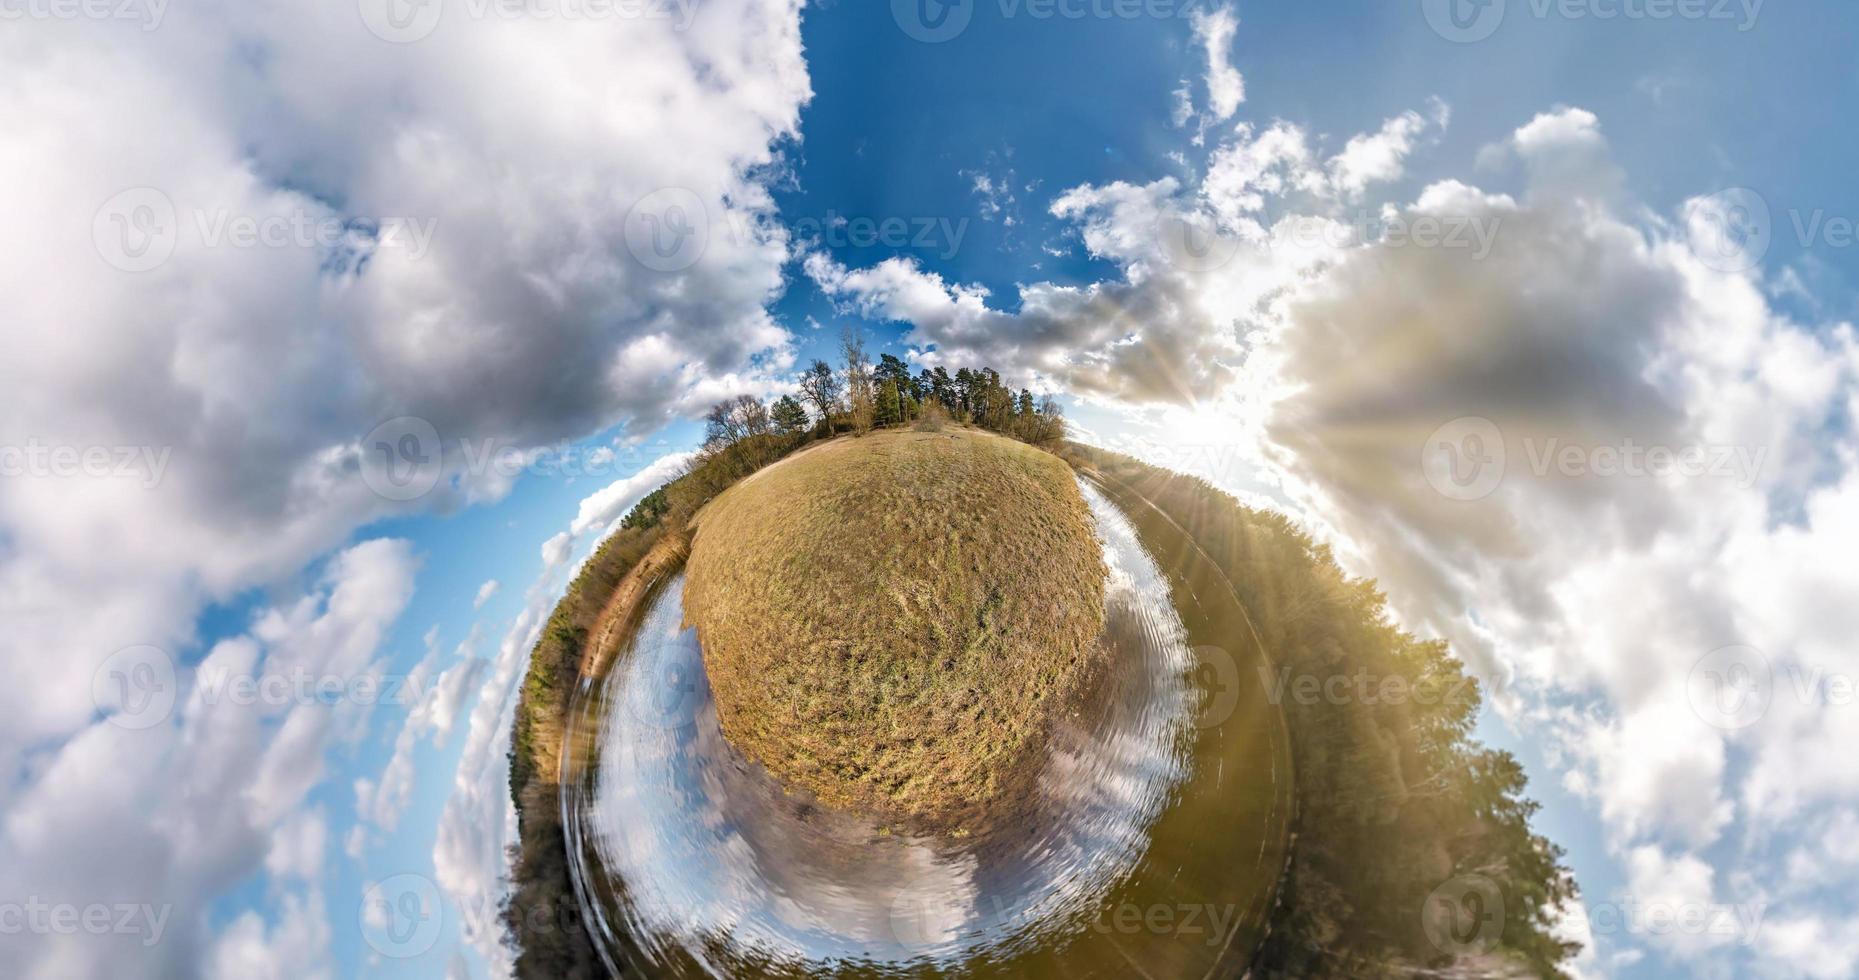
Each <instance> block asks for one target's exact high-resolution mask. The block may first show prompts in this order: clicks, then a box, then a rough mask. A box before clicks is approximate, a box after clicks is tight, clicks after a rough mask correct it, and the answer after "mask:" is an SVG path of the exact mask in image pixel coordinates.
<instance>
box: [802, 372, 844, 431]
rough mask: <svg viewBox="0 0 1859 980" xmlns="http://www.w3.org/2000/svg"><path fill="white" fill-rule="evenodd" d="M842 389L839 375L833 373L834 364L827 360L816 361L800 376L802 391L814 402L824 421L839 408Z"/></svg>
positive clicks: (814, 406) (815, 408)
mask: <svg viewBox="0 0 1859 980" xmlns="http://www.w3.org/2000/svg"><path fill="white" fill-rule="evenodd" d="M841 390H842V389H841V387H840V384H839V376H838V375H836V374H834V373H833V367H832V365H830V364H828V363H826V362H825V361H814V362H813V366H812V367H810V368H808V369H807V370H806V373H804V374H802V375H801V376H800V393H801V394H802V395H803V396H805V397H806V399H807V400H808V401H810V402H812V403H813V410H814V411H816V412H819V413H820V421H822V422H824V421H826V420H827V419H829V418H831V417H832V414H833V412H835V411H837V410H838V408H839V392H840V391H841Z"/></svg>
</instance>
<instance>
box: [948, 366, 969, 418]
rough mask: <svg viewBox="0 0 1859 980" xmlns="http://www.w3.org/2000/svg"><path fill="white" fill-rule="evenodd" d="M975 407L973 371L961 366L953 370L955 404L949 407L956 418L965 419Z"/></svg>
mask: <svg viewBox="0 0 1859 980" xmlns="http://www.w3.org/2000/svg"><path fill="white" fill-rule="evenodd" d="M974 409H975V372H973V371H970V370H969V369H967V368H962V369H960V370H958V371H956V372H955V405H954V407H953V408H952V409H951V411H952V412H953V414H954V415H955V417H956V418H958V419H961V420H964V421H966V420H967V419H968V417H969V414H970V413H972V412H973V411H974Z"/></svg>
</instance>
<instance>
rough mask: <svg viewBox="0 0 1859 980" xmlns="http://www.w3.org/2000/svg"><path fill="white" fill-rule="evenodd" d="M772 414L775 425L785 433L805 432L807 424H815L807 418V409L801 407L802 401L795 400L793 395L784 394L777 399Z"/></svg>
mask: <svg viewBox="0 0 1859 980" xmlns="http://www.w3.org/2000/svg"><path fill="white" fill-rule="evenodd" d="M771 414H772V415H773V416H774V420H775V425H776V426H778V427H780V429H781V432H782V433H783V434H784V435H793V434H794V433H797V432H805V431H806V430H807V426H809V425H811V424H813V423H812V422H811V421H810V420H809V419H808V418H807V410H806V409H805V408H802V407H801V404H800V402H797V401H795V400H794V396H793V395H782V396H781V397H780V398H779V399H777V400H776V401H775V407H774V411H773V412H772V413H771Z"/></svg>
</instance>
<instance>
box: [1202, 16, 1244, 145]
mask: <svg viewBox="0 0 1859 980" xmlns="http://www.w3.org/2000/svg"><path fill="white" fill-rule="evenodd" d="M1189 23H1190V24H1192V25H1193V28H1194V38H1195V40H1196V41H1199V42H1200V45H1201V50H1202V52H1203V53H1205V54H1206V56H1207V104H1208V111H1209V113H1210V114H1211V116H1212V121H1213V122H1226V121H1227V120H1228V119H1231V118H1233V114H1234V113H1236V112H1238V111H1239V106H1240V103H1242V102H1245V101H1246V80H1245V78H1244V77H1243V76H1241V75H1240V73H1239V69H1237V68H1235V67H1233V61H1232V58H1231V55H1230V52H1231V50H1232V47H1233V38H1234V37H1235V36H1236V35H1238V33H1239V15H1238V14H1237V13H1235V12H1234V11H1233V8H1232V7H1217V8H1215V9H1213V10H1195V11H1194V13H1193V14H1192V16H1191V19H1190V21H1189Z"/></svg>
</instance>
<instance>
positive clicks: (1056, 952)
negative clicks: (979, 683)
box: [562, 482, 1290, 978]
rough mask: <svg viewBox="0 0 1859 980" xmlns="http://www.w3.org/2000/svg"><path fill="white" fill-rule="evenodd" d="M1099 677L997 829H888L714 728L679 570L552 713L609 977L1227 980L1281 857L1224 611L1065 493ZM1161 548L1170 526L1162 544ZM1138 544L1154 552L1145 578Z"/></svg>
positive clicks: (1250, 657)
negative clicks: (1089, 555) (1094, 541)
mask: <svg viewBox="0 0 1859 980" xmlns="http://www.w3.org/2000/svg"><path fill="white" fill-rule="evenodd" d="M1080 486H1081V488H1082V489H1083V491H1084V493H1085V496H1086V499H1087V501H1088V503H1089V505H1090V507H1091V511H1092V514H1093V516H1094V517H1095V519H1096V522H1097V528H1098V536H1099V539H1100V541H1101V542H1102V544H1103V547H1104V558H1105V563H1106V565H1107V566H1108V567H1109V569H1110V577H1109V579H1108V581H1107V585H1106V594H1105V603H1106V610H1105V612H1106V637H1105V639H1106V642H1107V644H1108V646H1109V648H1110V652H1111V659H1110V666H1109V669H1108V672H1107V676H1106V679H1105V681H1104V685H1105V686H1104V689H1103V693H1102V695H1101V700H1100V701H1099V702H1098V703H1097V708H1096V709H1095V710H1093V711H1090V712H1088V714H1089V715H1090V717H1080V718H1069V719H1064V720H1062V721H1061V722H1060V723H1059V725H1058V727H1057V729H1056V731H1055V733H1054V737H1053V738H1052V740H1051V743H1050V746H1049V749H1048V752H1049V755H1048V758H1047V760H1046V763H1045V766H1044V769H1043V770H1042V773H1041V776H1040V778H1039V780H1038V785H1037V789H1036V791H1035V797H1034V799H1033V800H1032V801H1031V802H1030V803H1029V804H1027V806H1026V809H1025V811H1024V814H1023V816H1022V817H1021V818H1019V819H1016V820H1014V821H1012V822H1011V823H1007V824H1005V825H1002V826H997V827H994V828H991V829H989V830H988V831H986V832H984V833H980V834H976V835H973V836H971V837H966V838H961V839H940V838H935V837H926V836H908V835H900V834H892V833H890V832H889V831H888V830H887V829H886V828H885V827H884V826H882V825H880V824H878V823H875V822H873V821H870V820H868V819H865V818H861V817H858V816H855V815H851V814H846V813H842V812H838V811H834V810H830V809H826V808H821V807H817V806H814V805H812V804H811V803H810V802H809V801H808V800H806V799H804V798H800V797H796V796H789V795H787V794H784V793H783V792H782V790H781V788H780V787H779V785H778V784H776V783H775V782H774V781H773V780H772V779H771V778H769V777H768V776H767V774H766V773H765V772H763V771H762V770H761V768H760V767H759V766H757V765H755V764H754V763H753V762H751V761H749V760H747V759H745V758H744V757H742V756H741V755H740V754H739V753H737V752H736V751H735V750H734V749H733V748H732V747H731V746H730V745H729V744H728V743H727V742H726V741H725V740H724V738H723V737H722V734H721V732H720V730H719V728H718V725H717V718H716V711H715V706H714V703H713V702H712V701H711V698H710V692H709V688H708V685H707V683H706V682H705V678H704V671H703V664H702V651H701V649H700V648H699V645H698V643H697V638H696V635H695V631H692V630H685V629H682V628H681V626H680V624H681V622H682V620H683V608H682V602H681V598H682V594H683V577H682V575H679V576H676V577H674V578H673V579H671V580H670V581H668V582H667V583H665V584H664V585H663V586H662V587H661V588H660V589H659V590H658V591H657V592H656V593H655V594H654V595H653V596H652V597H651V598H650V599H649V600H648V606H647V609H646V611H645V613H644V615H643V616H642V617H641V620H640V622H639V625H638V626H637V627H636V629H635V631H634V633H633V635H632V636H631V637H630V638H629V639H628V641H627V646H626V649H624V650H622V651H621V653H620V655H619V657H618V658H616V660H615V661H614V664H613V667H612V668H611V669H610V670H609V671H608V673H607V675H606V676H605V678H604V679H603V680H601V681H600V682H598V683H596V684H590V685H588V686H587V687H585V688H584V690H583V691H581V692H579V694H578V696H577V697H576V699H575V700H574V702H573V703H572V705H571V714H570V718H571V723H570V726H569V731H570V735H569V739H568V744H569V745H570V746H582V748H581V749H580V750H579V751H571V752H570V753H568V755H569V757H570V762H569V765H568V770H569V771H568V772H565V774H564V777H565V778H564V792H563V798H562V807H563V818H564V821H563V822H564V826H565V827H566V828H567V833H568V840H569V853H570V859H571V863H572V865H573V870H574V874H575V877H576V888H577V891H578V892H579V893H580V895H581V898H582V903H583V906H584V908H585V910H586V911H587V914H588V919H589V925H590V932H591V933H592V934H593V935H594V937H595V939H596V942H597V944H598V945H599V946H600V947H601V954H602V956H603V958H605V959H606V961H607V963H608V964H609V966H610V968H614V969H616V970H617V969H624V970H625V971H626V972H628V973H643V974H645V975H647V976H653V977H660V976H669V977H699V976H729V977H734V976H769V977H786V976H796V977H798V976H821V975H837V976H846V977H890V976H939V975H962V976H1001V977H1006V976H1013V977H1055V978H1056V977H1068V978H1075V977H1086V976H1093V975H1101V976H1132V975H1134V976H1144V975H1146V976H1149V977H1154V978H1162V977H1210V976H1236V975H1238V974H1239V973H1240V972H1242V971H1243V970H1244V967H1245V964H1246V961H1247V959H1248V958H1249V956H1250V954H1251V952H1252V950H1253V949H1254V947H1255V946H1256V944H1257V942H1258V941H1259V939H1260V938H1261V937H1262V935H1263V925H1264V922H1265V919H1266V917H1267V915H1268V913H1269V910H1270V903H1271V900H1272V897H1273V893H1274V889H1275V886H1276V883H1277V879H1278V876H1279V873H1280V871H1281V869H1282V867H1283V864H1284V854H1285V847H1286V828H1287V825H1288V822H1289V814H1290V769H1289V764H1288V761H1287V759H1288V757H1287V756H1286V755H1285V743H1284V733H1283V722H1282V718H1281V717H1280V716H1279V715H1278V713H1277V708H1276V707H1274V706H1272V705H1270V704H1269V703H1268V702H1266V701H1265V699H1264V697H1263V690H1264V685H1263V684H1262V683H1260V677H1261V674H1260V672H1259V667H1260V666H1261V665H1262V664H1263V660H1262V654H1261V653H1260V651H1257V650H1256V649H1253V648H1251V647H1250V646H1249V645H1248V644H1247V643H1245V642H1242V641H1241V638H1240V635H1238V634H1239V631H1240V630H1241V629H1242V628H1243V616H1244V613H1243V611H1242V610H1239V609H1238V606H1237V600H1236V599H1234V598H1233V597H1232V595H1231V590H1230V589H1227V588H1225V587H1224V585H1223V584H1222V582H1223V580H1219V581H1216V580H1215V579H1214V577H1213V573H1212V571H1211V568H1210V565H1209V563H1207V562H1205V560H1204V559H1202V558H1200V557H1199V555H1198V551H1197V550H1196V549H1195V548H1193V547H1192V542H1186V541H1183V540H1180V536H1179V532H1178V531H1174V530H1173V529H1172V526H1171V525H1169V524H1168V523H1167V522H1166V521H1165V520H1156V517H1158V516H1159V515H1157V514H1155V513H1152V512H1148V513H1145V512H1142V511H1137V513H1138V517H1139V521H1136V522H1133V521H1132V520H1131V519H1130V518H1129V517H1128V516H1126V515H1125V513H1124V512H1123V510H1121V509H1120V508H1119V507H1118V506H1117V505H1116V504H1114V503H1112V502H1111V500H1110V499H1109V497H1107V496H1106V494H1105V493H1104V492H1102V491H1100V490H1099V489H1098V488H1096V487H1094V486H1092V485H1091V484H1089V483H1082V482H1081V484H1080ZM1171 535H1172V536H1171ZM1152 551H1153V553H1159V554H1163V555H1167V556H1169V557H1168V560H1167V562H1166V567H1165V566H1164V564H1159V563H1158V562H1157V561H1156V560H1155V558H1153V557H1152Z"/></svg>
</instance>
